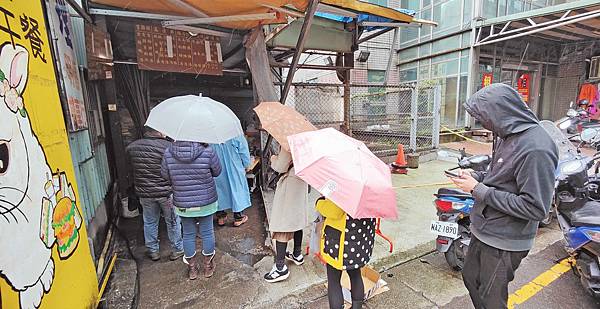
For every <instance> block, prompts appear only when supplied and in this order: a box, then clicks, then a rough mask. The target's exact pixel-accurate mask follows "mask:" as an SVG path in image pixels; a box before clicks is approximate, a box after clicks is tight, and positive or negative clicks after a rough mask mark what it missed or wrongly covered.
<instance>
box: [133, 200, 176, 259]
mask: <svg viewBox="0 0 600 309" xmlns="http://www.w3.org/2000/svg"><path fill="white" fill-rule="evenodd" d="M140 204H142V209H143V211H144V213H143V217H144V240H145V242H146V248H148V251H150V252H158V251H159V242H158V224H159V220H160V213H161V212H162V215H163V217H164V218H165V223H166V224H167V232H168V234H169V240H170V241H171V247H172V249H173V251H174V252H181V251H182V250H183V244H182V239H181V221H180V220H179V216H177V215H176V214H175V210H174V209H173V204H172V201H171V199H170V198H168V197H159V198H140Z"/></svg>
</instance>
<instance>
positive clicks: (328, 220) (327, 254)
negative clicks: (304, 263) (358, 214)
mask: <svg viewBox="0 0 600 309" xmlns="http://www.w3.org/2000/svg"><path fill="white" fill-rule="evenodd" d="M316 208H317V210H318V211H319V212H320V213H321V215H322V216H323V217H325V223H324V225H323V234H322V237H321V258H322V259H323V260H324V261H325V262H327V281H328V285H327V286H328V288H327V292H328V293H327V294H328V297H329V307H330V308H331V309H340V308H343V306H344V298H343V295H342V287H341V284H340V279H341V276H342V271H344V270H345V271H346V272H347V273H348V276H349V277H350V284H351V294H352V308H353V309H356V308H362V303H363V300H364V285H363V282H362V276H361V271H360V269H361V268H362V267H363V266H365V265H367V263H369V260H370V259H371V254H372V253H373V246H374V244H375V219H373V218H368V219H354V218H352V217H350V216H349V215H347V214H346V213H345V212H344V211H343V210H342V209H340V208H339V207H338V206H337V205H335V204H334V203H333V202H332V201H330V200H328V199H325V198H320V199H318V200H317V205H316Z"/></svg>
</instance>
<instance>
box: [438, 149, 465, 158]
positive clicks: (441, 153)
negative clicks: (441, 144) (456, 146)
mask: <svg viewBox="0 0 600 309" xmlns="http://www.w3.org/2000/svg"><path fill="white" fill-rule="evenodd" d="M437 155H438V157H439V158H457V159H460V155H458V154H455V153H453V152H450V151H445V150H440V151H438V153H437Z"/></svg>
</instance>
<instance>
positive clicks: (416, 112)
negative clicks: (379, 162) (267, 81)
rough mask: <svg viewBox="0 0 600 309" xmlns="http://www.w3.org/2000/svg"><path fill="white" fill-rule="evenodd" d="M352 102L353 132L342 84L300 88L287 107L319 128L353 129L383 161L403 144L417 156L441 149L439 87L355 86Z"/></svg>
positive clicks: (293, 91) (294, 90)
mask: <svg viewBox="0 0 600 309" xmlns="http://www.w3.org/2000/svg"><path fill="white" fill-rule="evenodd" d="M277 88H278V89H279V90H280V89H281V87H280V86H278V87H277ZM349 97H350V102H349V103H350V104H349V106H348V107H347V109H348V110H347V112H348V115H349V117H348V128H345V125H344V112H345V110H344V86H343V85H342V84H319V83H295V84H293V85H292V88H291V89H290V93H289V95H288V99H287V101H286V104H288V105H290V106H292V107H294V108H295V109H296V110H297V111H298V112H300V113H301V114H303V115H304V116H305V117H306V118H307V119H308V120H309V121H310V122H312V123H313V124H314V125H315V126H317V127H319V128H325V127H333V128H335V129H338V130H343V131H344V130H346V129H348V133H349V134H350V135H351V136H352V137H354V138H356V139H359V140H361V141H363V142H365V144H366V145H367V146H368V147H369V148H370V149H371V150H372V151H373V152H374V153H375V154H377V155H379V156H389V155H395V154H396V151H397V148H398V144H404V145H405V147H408V148H409V149H410V150H412V151H421V150H427V149H434V148H437V147H438V144H439V130H440V101H441V96H440V90H439V87H426V88H417V87H416V85H415V84H412V83H409V84H400V85H386V86H384V85H350V89H349Z"/></svg>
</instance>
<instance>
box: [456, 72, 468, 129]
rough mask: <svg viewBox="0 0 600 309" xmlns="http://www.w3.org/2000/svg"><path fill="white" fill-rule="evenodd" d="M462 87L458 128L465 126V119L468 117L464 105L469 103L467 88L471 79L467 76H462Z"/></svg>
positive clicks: (459, 97)
mask: <svg viewBox="0 0 600 309" xmlns="http://www.w3.org/2000/svg"><path fill="white" fill-rule="evenodd" d="M459 83H460V85H459V87H460V88H459V92H458V119H457V121H456V126H457V127H462V126H465V125H466V123H465V118H466V115H467V111H466V109H465V106H464V104H465V103H466V102H467V87H468V83H469V78H468V76H467V75H461V76H460V82H459Z"/></svg>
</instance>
